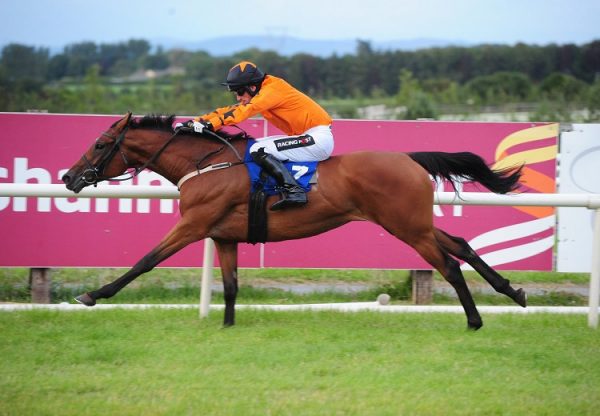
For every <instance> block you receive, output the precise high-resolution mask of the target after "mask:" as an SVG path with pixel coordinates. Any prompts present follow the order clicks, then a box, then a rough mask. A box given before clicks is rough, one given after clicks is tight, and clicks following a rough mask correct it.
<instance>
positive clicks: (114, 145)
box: [62, 113, 527, 329]
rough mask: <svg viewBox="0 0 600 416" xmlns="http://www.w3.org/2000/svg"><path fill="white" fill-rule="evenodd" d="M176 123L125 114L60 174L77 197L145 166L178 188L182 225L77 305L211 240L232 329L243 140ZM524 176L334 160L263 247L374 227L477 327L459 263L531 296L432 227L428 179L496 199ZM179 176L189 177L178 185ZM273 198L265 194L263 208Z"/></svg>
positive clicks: (398, 160)
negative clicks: (429, 273) (444, 288)
mask: <svg viewBox="0 0 600 416" xmlns="http://www.w3.org/2000/svg"><path fill="white" fill-rule="evenodd" d="M174 120H175V116H174V115H172V116H164V115H147V116H145V117H142V118H136V117H132V115H131V113H127V114H126V115H125V116H124V117H123V118H121V119H120V120H119V121H117V122H115V123H114V124H113V125H112V126H110V128H108V130H106V131H105V132H103V133H102V134H101V135H100V136H99V137H98V138H97V139H96V140H95V141H94V143H93V144H92V145H91V146H90V147H89V149H88V150H87V151H86V152H85V154H84V155H83V156H82V157H81V158H80V159H79V160H78V161H77V162H76V163H75V164H74V165H73V167H72V168H71V169H70V170H69V171H68V172H67V173H66V174H65V175H64V176H63V178H62V180H63V182H64V183H65V184H66V187H67V188H68V189H69V190H72V191H74V192H75V193H78V192H79V191H81V190H82V189H83V188H84V187H86V186H89V185H93V184H94V185H95V184H97V183H98V182H100V181H104V180H109V179H111V178H114V177H117V176H119V175H122V174H124V173H125V172H128V171H131V169H134V172H133V173H132V175H135V174H137V173H139V172H140V171H141V170H143V169H145V168H148V169H150V170H152V171H154V172H156V173H158V174H160V175H162V176H163V177H165V178H166V179H168V180H169V181H171V182H172V183H173V184H178V186H179V188H180V204H179V209H180V213H181V219H180V220H179V221H178V223H177V224H176V225H175V226H174V227H173V228H172V229H171V230H170V231H169V233H168V234H167V235H166V236H165V237H164V238H163V239H162V241H161V242H160V243H159V244H158V246H156V247H155V248H154V249H152V250H151V251H150V252H149V253H148V254H147V255H145V256H144V257H143V258H142V259H141V260H139V261H138V262H137V263H136V264H135V265H134V266H133V267H132V268H131V269H130V270H128V271H127V272H126V273H125V274H123V275H122V276H121V277H119V278H118V279H116V280H115V281H113V282H111V283H109V284H106V285H105V286H103V287H101V288H100V289H98V290H95V291H92V292H87V293H84V294H82V295H80V296H78V297H77V298H76V300H77V301H78V302H79V303H82V304H84V305H87V306H93V305H95V304H96V301H97V300H98V299H107V298H110V297H112V296H114V295H116V294H117V293H118V292H119V291H120V290H121V289H123V288H124V287H125V286H126V285H127V284H129V283H130V282H131V281H133V280H134V279H135V278H137V277H138V276H140V275H141V274H143V273H146V272H148V271H150V270H152V269H153V268H154V267H155V266H157V265H158V264H159V263H160V262H162V261H163V260H165V259H166V258H168V257H169V256H172V255H173V254H175V253H177V252H178V251H179V250H181V249H182V248H184V247H185V246H187V245H188V244H190V243H193V242H196V241H199V240H202V239H204V238H207V237H210V238H212V239H213V240H214V242H215V247H216V249H217V253H218V256H219V260H220V265H221V271H222V277H223V287H224V297H225V313H224V321H223V323H224V326H231V325H234V322H235V302H236V296H237V293H238V283H237V281H238V272H237V254H238V243H239V242H247V241H248V200H249V192H250V190H249V189H250V180H249V177H248V173H247V170H246V169H245V167H244V164H243V162H242V161H241V159H240V157H239V155H240V154H244V151H245V146H246V144H247V140H248V138H247V137H246V136H245V135H244V134H237V135H231V134H227V133H224V132H220V135H219V136H217V135H216V134H215V133H212V134H208V133H203V134H202V135H198V134H197V133H193V132H190V131H185V130H183V129H178V130H174V129H173V122H174ZM215 136H216V137H215ZM200 164H205V165H208V164H209V166H208V169H207V170H209V171H208V172H206V173H203V174H198V170H199V169H200V166H199V165H200ZM221 168H222V169H221ZM211 169H215V170H213V171H211ZM216 169H219V170H216ZM521 169H522V166H521V167H514V168H507V169H502V170H492V169H490V168H489V167H488V166H487V164H486V163H485V162H484V161H483V159H482V158H481V157H479V156H478V155H475V154H473V153H469V152H460V153H442V152H415V153H408V154H407V153H397V152H356V153H349V154H344V155H340V156H333V157H331V158H329V159H327V160H326V161H323V162H321V163H319V165H318V168H317V173H318V182H317V184H316V185H314V186H313V188H312V190H311V191H310V193H309V202H308V204H307V205H305V206H303V207H300V208H293V209H288V210H282V211H276V212H272V211H271V212H269V214H268V215H269V219H268V228H267V241H282V240H289V239H297V238H304V237H309V236H313V235H317V234H320V233H323V232H326V231H328V230H331V229H334V228H337V227H340V226H342V225H344V224H346V223H348V222H350V221H371V222H373V223H375V224H379V225H380V226H381V227H383V228H384V229H385V230H386V231H387V232H389V233H390V234H392V235H393V236H395V237H396V238H398V239H399V240H401V241H404V242H405V243H406V244H408V245H409V246H411V247H412V248H414V249H415V250H416V251H417V252H418V253H419V254H420V255H421V256H422V257H423V258H424V259H425V260H426V261H427V262H428V263H429V264H430V265H431V266H433V268H435V269H436V270H438V271H439V272H440V273H441V275H442V276H443V277H444V278H445V279H446V280H447V281H448V282H449V283H450V284H451V285H452V287H453V288H454V289H455V290H456V293H457V294H458V298H459V300H460V303H461V304H462V306H463V309H464V311H465V314H466V317H467V326H468V328H470V329H479V328H480V327H481V326H482V325H483V322H482V320H481V316H480V315H479V312H478V311H477V308H476V306H475V302H474V301H473V298H472V296H471V293H470V292H469V288H468V287H467V285H466V282H465V279H464V277H463V275H462V272H461V270H460V266H459V262H458V261H457V260H456V259H460V260H463V261H465V262H466V263H468V264H470V265H471V266H472V267H473V269H474V270H476V271H477V272H478V273H479V274H480V275H481V276H482V277H483V278H484V279H485V280H486V281H487V282H488V283H489V284H490V285H491V286H492V287H493V288H494V289H495V290H496V291H497V292H499V293H503V294H505V295H506V296H508V297H510V298H511V299H513V300H514V301H515V302H516V303H517V304H519V305H521V306H523V307H525V306H526V303H527V297H526V294H525V292H524V291H523V289H518V290H515V289H514V288H513V287H512V286H511V285H510V282H509V281H508V280H507V279H505V278H503V277H502V276H501V275H500V274H498V273H497V272H496V271H494V270H493V269H492V268H491V267H490V266H489V265H488V264H486V263H485V262H484V261H483V260H482V259H481V258H480V257H479V255H478V254H477V253H475V251H474V250H473V249H472V248H471V247H470V246H469V245H468V243H467V242H466V241H465V240H464V239H463V238H460V237H455V236H452V235H449V234H447V233H446V232H444V231H442V230H440V229H438V228H436V227H434V225H433V187H432V183H431V178H430V176H429V175H432V176H433V177H434V178H436V179H446V180H449V181H450V182H451V183H452V184H453V186H454V182H452V181H455V180H456V178H462V179H466V180H468V181H473V182H478V183H480V184H481V185H483V186H484V187H486V188H487V189H489V190H490V191H492V192H495V193H507V192H510V191H514V190H515V189H517V188H518V186H519V179H520V176H521ZM186 175H188V176H187V177H186ZM184 177H186V178H190V179H188V180H186V181H185V182H183V183H181V182H180V181H181V180H182V178H184ZM455 189H456V188H455ZM273 198H276V197H269V201H268V204H269V206H270V204H271V203H272V202H273Z"/></svg>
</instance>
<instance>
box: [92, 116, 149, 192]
mask: <svg viewBox="0 0 600 416" xmlns="http://www.w3.org/2000/svg"><path fill="white" fill-rule="evenodd" d="M127 130H129V125H127V126H125V128H124V129H123V131H121V133H120V134H119V136H118V137H115V136H113V135H112V134H108V133H106V132H104V133H102V136H105V137H108V138H109V139H113V140H114V143H113V145H112V147H111V148H110V149H109V150H108V152H105V153H104V154H102V155H101V156H100V160H99V161H98V163H97V164H96V165H95V166H94V165H93V164H92V162H91V161H90V160H89V159H88V158H87V157H86V156H85V154H84V155H83V156H81V160H83V161H84V162H85V164H86V166H87V169H86V170H84V171H83V173H82V174H81V178H82V179H83V181H84V182H85V183H87V184H88V185H94V186H98V182H101V181H103V180H106V179H110V178H108V177H106V176H104V171H105V170H106V167H107V166H108V165H109V164H110V162H112V160H113V158H114V157H115V155H116V154H117V152H120V153H121V157H122V158H123V162H124V163H125V166H128V165H129V162H128V160H127V156H125V153H123V151H122V150H121V143H123V140H125V134H127ZM138 173H139V172H135V173H134V174H131V176H130V177H128V178H122V179H114V180H118V181H124V180H128V179H131V178H133V177H134V176H136V175H137V174H138Z"/></svg>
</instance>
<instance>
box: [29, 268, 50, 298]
mask: <svg viewBox="0 0 600 416" xmlns="http://www.w3.org/2000/svg"><path fill="white" fill-rule="evenodd" d="M51 285H52V279H51V277H50V269H49V268H46V267H34V268H31V269H29V287H30V288H31V303H50V289H51Z"/></svg>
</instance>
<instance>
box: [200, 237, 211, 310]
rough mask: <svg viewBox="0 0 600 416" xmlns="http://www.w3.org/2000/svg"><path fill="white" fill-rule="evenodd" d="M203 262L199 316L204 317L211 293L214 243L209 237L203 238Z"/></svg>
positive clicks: (208, 306) (208, 307)
mask: <svg viewBox="0 0 600 416" xmlns="http://www.w3.org/2000/svg"><path fill="white" fill-rule="evenodd" d="M203 262H204V263H203V265H202V282H201V283H200V318H206V317H207V316H208V311H209V309H210V299H211V295H212V282H213V269H214V262H215V243H214V242H213V241H212V240H211V239H210V238H205V239H204V260H203Z"/></svg>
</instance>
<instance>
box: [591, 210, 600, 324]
mask: <svg viewBox="0 0 600 416" xmlns="http://www.w3.org/2000/svg"><path fill="white" fill-rule="evenodd" d="M599 298H600V208H596V210H595V215H594V239H593V241H592V272H591V275H590V298H589V309H588V325H589V326H590V328H594V329H596V328H598V303H599V302H600V299H599Z"/></svg>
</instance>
